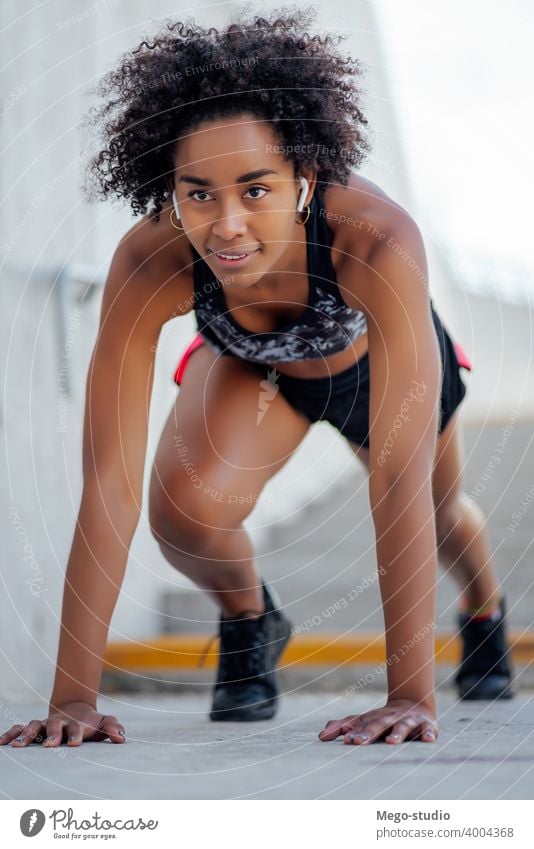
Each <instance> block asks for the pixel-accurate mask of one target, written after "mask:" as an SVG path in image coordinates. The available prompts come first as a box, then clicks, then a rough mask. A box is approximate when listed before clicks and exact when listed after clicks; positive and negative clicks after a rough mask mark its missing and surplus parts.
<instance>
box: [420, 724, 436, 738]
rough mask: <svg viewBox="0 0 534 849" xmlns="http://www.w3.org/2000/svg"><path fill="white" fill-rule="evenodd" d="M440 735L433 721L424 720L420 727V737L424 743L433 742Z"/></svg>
mask: <svg viewBox="0 0 534 849" xmlns="http://www.w3.org/2000/svg"><path fill="white" fill-rule="evenodd" d="M437 736H438V730H437V728H436V727H435V725H433V724H432V723H431V722H423V723H422V725H421V728H420V729H419V734H418V739H419V738H420V739H421V740H422V741H423V743H433V742H434V741H435V740H436V739H437Z"/></svg>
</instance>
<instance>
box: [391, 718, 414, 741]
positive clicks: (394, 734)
mask: <svg viewBox="0 0 534 849" xmlns="http://www.w3.org/2000/svg"><path fill="white" fill-rule="evenodd" d="M418 726H419V723H418V722H417V720H416V719H412V718H411V717H407V718H406V719H401V720H400V722H396V723H395V725H394V726H393V728H392V730H391V732H390V733H389V734H388V735H387V737H386V743H391V744H393V745H395V744H396V743H402V741H403V740H405V739H406V737H407V736H408V734H411V732H412V731H413V729H414V728H417V727H418Z"/></svg>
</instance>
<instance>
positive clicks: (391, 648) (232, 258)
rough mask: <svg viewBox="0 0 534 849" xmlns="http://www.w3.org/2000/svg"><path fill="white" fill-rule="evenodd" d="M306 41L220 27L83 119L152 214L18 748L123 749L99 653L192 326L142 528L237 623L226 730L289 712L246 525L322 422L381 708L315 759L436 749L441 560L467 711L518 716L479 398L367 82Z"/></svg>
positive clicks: (151, 67) (296, 22)
mask: <svg viewBox="0 0 534 849" xmlns="http://www.w3.org/2000/svg"><path fill="white" fill-rule="evenodd" d="M309 23H310V22H309V20H308V19H307V17H306V16H305V13H298V12H295V13H294V14H293V15H292V16H290V17H281V18H276V16H273V17H272V18H271V19H270V20H268V19H265V18H256V19H253V20H252V21H250V22H247V21H246V20H244V19H242V20H240V21H239V22H238V23H237V24H233V25H232V26H231V27H229V28H228V29H227V30H225V31H223V32H217V31H216V30H214V29H211V30H209V31H205V30H203V29H202V28H201V27H197V26H188V27H185V26H184V25H183V24H175V25H170V26H169V31H168V32H166V33H165V32H164V33H162V34H160V35H159V36H158V37H157V38H156V39H155V40H154V42H153V43H152V44H150V43H147V42H143V43H142V44H141V45H140V47H139V48H138V49H137V50H135V51H133V53H132V54H131V55H127V56H126V57H125V58H124V60H123V61H122V63H121V64H120V66H119V67H118V68H117V69H115V70H113V71H112V72H111V73H109V74H108V75H107V77H106V78H105V79H104V81H103V82H102V84H101V91H102V93H103V94H104V96H105V103H104V105H103V106H102V108H101V110H100V112H98V111H97V113H96V115H95V114H93V113H92V114H91V115H90V116H89V117H90V120H91V121H92V122H94V123H96V124H97V125H99V124H103V130H104V135H105V137H106V139H107V146H106V147H105V149H103V150H101V151H100V152H99V154H98V155H97V156H96V157H95V158H94V159H93V160H92V163H91V168H90V172H89V173H90V176H91V177H96V181H97V185H98V187H99V192H100V194H101V196H103V197H108V196H110V195H116V196H119V197H129V198H131V206H132V209H133V211H134V212H135V213H143V217H142V219H141V221H140V222H138V223H136V224H135V225H134V226H133V227H132V228H131V229H130V230H129V231H128V232H127V233H126V235H125V236H124V237H123V238H122V239H121V241H120V243H119V245H118V247H117V249H116V251H115V254H114V257H113V261H112V265H111V268H110V272H109V276H108V280H107V283H106V287H105V291H104V298H103V304H102V313H101V323H100V328H99V334H98V338H97V341H96V344H95V348H94V352H93V357H92V360H91V364H90V369H89V374H88V381H87V397H86V412H85V423H84V447H83V468H84V487H83V495H82V500H81V506H80V513H79V517H78V523H77V527H76V532H75V537H74V541H73V545H72V550H71V554H70V558H69V562H68V566H67V576H66V585H65V594H64V600H63V611H62V627H61V636H60V644H59V654H58V663H57V673H56V679H55V683H54V688H53V693H52V696H51V699H50V713H49V716H48V718H47V719H46V720H34V721H32V722H30V723H29V724H28V725H27V726H25V727H24V728H23V727H22V726H14V728H12V729H11V730H10V731H9V732H7V733H6V734H4V735H3V736H2V737H1V738H0V742H2V743H3V744H6V743H9V742H11V743H12V745H14V746H15V745H19V746H25V745H27V744H28V743H29V742H32V741H33V740H38V741H41V740H43V738H44V737H46V739H45V740H44V745H45V746H51V747H55V746H57V745H59V744H60V743H61V742H62V740H64V739H67V741H68V743H69V745H75V746H76V745H80V744H81V742H82V740H99V739H105V738H107V737H109V739H111V740H112V741H113V742H115V743H120V742H123V741H124V734H125V732H124V727H123V726H122V724H121V723H120V721H119V720H118V719H117V718H116V717H113V716H104V715H102V714H100V713H98V711H97V709H96V700H97V694H98V690H99V683H100V675H101V669H102V657H103V654H104V650H105V644H106V637H107V630H108V626H109V622H110V618H111V615H112V612H113V609H114V606H115V603H116V600H117V596H118V592H119V589H120V586H121V582H122V579H123V575H124V568H125V564H126V559H127V553H128V548H129V545H130V542H131V539H132V536H133V533H134V530H135V528H136V525H137V521H138V517H139V510H140V503H141V492H142V479H143V466H144V459H145V451H146V437H147V418H148V407H149V399H150V391H151V387H152V375H153V361H154V353H155V350H156V347H157V341H158V338H159V336H160V332H161V328H162V326H163V325H164V324H165V322H166V321H168V320H169V319H170V318H173V317H175V316H178V315H184V314H187V313H189V312H191V310H194V311H195V314H196V319H197V325H198V329H199V334H198V335H197V336H196V337H195V339H194V340H193V342H192V344H191V345H189V346H188V348H187V350H186V351H185V353H184V354H183V356H182V357H181V359H180V362H179V365H178V368H177V370H176V374H175V380H176V381H177V383H178V384H179V385H180V391H179V393H178V397H177V400H176V403H175V405H174V408H173V410H172V411H171V414H170V416H169V419H168V422H167V424H166V425H165V427H164V430H163V433H162V436H161V440H160V443H159V446H158V449H157V453H156V457H155V462H154V466H153V471H152V476H151V481H150V511H149V512H150V524H151V528H152V531H153V533H154V535H155V537H156V539H157V540H158V542H159V544H160V546H161V549H162V551H163V553H164V555H165V556H166V558H167V559H168V560H169V562H170V563H171V564H172V565H173V566H175V567H176V568H177V569H178V570H179V571H181V572H182V573H183V574H185V575H187V577H189V578H190V579H191V580H192V581H194V582H195V583H196V584H197V586H199V587H201V588H202V589H204V590H206V591H207V592H208V593H210V595H211V597H212V598H213V599H214V600H215V601H216V602H217V604H218V605H219V607H220V609H221V617H220V638H221V642H220V662H219V669H218V675H217V682H216V685H215V689H214V694H213V703H212V705H211V711H210V717H211V719H213V720H221V719H222V720H227V719H237V720H242V721H252V720H257V719H265V718H269V717H271V716H273V715H274V713H275V711H276V707H277V703H278V685H277V679H276V672H275V667H276V664H277V661H278V658H279V656H280V654H281V651H282V650H283V648H284V646H285V645H286V643H287V641H288V639H289V636H290V623H289V622H288V620H287V619H286V617H285V615H284V614H283V612H282V611H281V610H280V604H279V601H278V599H277V598H276V596H275V595H274V593H273V591H272V589H271V588H269V587H267V586H266V585H265V583H264V582H263V581H262V580H261V576H260V575H259V573H258V570H257V567H256V564H255V562H254V554H253V550H252V546H251V541H250V538H249V536H248V534H247V532H246V530H245V529H244V527H243V520H244V519H245V518H246V516H247V515H248V514H249V512H250V511H251V509H252V508H253V506H254V504H255V502H256V500H257V498H258V497H259V495H260V493H261V491H262V488H263V487H264V486H265V484H266V483H267V481H268V480H269V479H270V478H271V477H272V475H274V474H275V473H276V472H278V471H279V470H280V468H281V467H282V466H283V465H284V463H285V462H286V461H287V459H288V458H289V457H290V456H291V455H292V453H293V452H294V451H295V450H296V448H297V447H298V445H299V444H300V443H301V442H302V440H303V438H304V437H305V435H306V434H307V432H308V430H309V428H310V426H311V424H312V423H313V422H315V421H318V420H321V419H322V420H326V421H329V422H330V423H331V424H332V425H333V426H334V427H336V428H337V429H338V430H339V432H340V433H341V434H343V435H344V436H345V437H346V438H347V439H348V441H349V443H350V445H351V446H352V448H353V450H354V452H355V454H356V455H357V456H358V458H359V459H360V460H361V461H362V462H363V463H364V464H365V465H366V467H367V468H368V470H369V491H370V500H371V507H372V514H373V521H374V525H375V529H376V555H377V561H378V568H379V575H380V590H381V596H382V602H383V612H384V620H385V626H386V648H387V655H388V661H387V680H388V698H387V702H386V704H385V706H384V707H382V708H380V709H378V710H373V711H369V712H366V713H364V714H361V715H351V716H348V717H343V718H341V719H334V720H330V721H328V722H327V723H326V727H325V728H324V729H323V730H322V731H321V732H320V735H319V736H320V739H321V740H325V741H328V740H333V739H336V738H337V737H338V736H340V735H341V736H342V738H343V740H344V742H346V743H357V744H359V743H370V742H374V741H376V740H379V739H385V740H386V742H388V743H392V744H396V743H400V742H402V741H403V740H410V739H420V740H423V741H425V742H432V741H434V740H435V739H436V737H437V722H436V705H435V697H434V640H433V634H434V624H433V623H434V605H435V581H436V576H435V567H436V562H437V555H438V551H439V555H440V559H441V562H442V563H443V564H444V565H445V566H446V567H448V568H449V569H450V571H451V574H452V576H453V578H455V579H456V581H457V583H458V587H459V591H460V594H461V599H460V603H461V606H462V611H461V613H460V625H461V629H462V630H461V633H462V635H463V639H464V658H463V662H462V665H461V667H460V670H459V672H458V675H457V685H458V688H459V694H460V696H462V697H464V698H498V697H502V698H504V697H509V696H510V695H511V687H510V683H511V671H510V667H509V664H508V661H507V658H506V654H507V647H506V644H505V637H504V626H503V614H504V608H503V599H502V596H501V593H500V589H499V585H498V582H497V580H496V578H495V575H494V573H493V570H492V567H491V563H490V556H489V551H488V545H487V541H486V539H485V535H484V530H483V517H482V516H481V514H480V511H479V509H478V507H476V505H475V504H474V503H473V502H471V501H470V500H469V499H468V498H467V496H466V495H465V494H464V493H463V492H462V489H461V484H460V481H461V459H460V447H459V433H458V427H457V409H458V406H459V404H460V402H461V400H462V399H463V397H464V394H465V387H464V384H463V382H462V380H461V378H460V375H459V367H460V366H459V362H458V359H457V356H456V352H455V349H454V346H453V344H452V343H451V340H450V338H449V336H448V334H447V333H446V331H445V330H444V328H443V326H442V324H441V322H440V320H439V317H438V315H437V314H436V312H435V310H434V309H433V307H432V304H431V301H430V297H429V291H428V285H427V269H426V260H425V253H424V247H423V243H422V239H421V235H420V233H419V230H418V228H417V226H416V224H415V223H414V221H413V220H412V219H411V218H410V216H409V215H408V213H407V212H406V211H405V210H404V209H402V208H401V207H400V206H399V205H398V204H396V203H395V202H394V201H393V200H392V199H391V198H389V197H388V196H387V195H386V194H385V193H384V192H383V191H382V190H381V189H380V188H379V187H378V186H376V185H374V184H373V183H371V182H369V181H368V180H365V179H363V178H362V177H360V176H359V175H357V174H356V173H354V170H355V169H356V168H357V167H358V165H359V164H360V163H361V162H362V161H363V158H364V156H365V153H366V151H367V149H368V145H367V142H366V140H365V137H364V131H365V126H366V123H367V122H366V119H365V118H364V116H363V114H362V112H361V110H360V106H359V101H360V91H359V88H358V85H357V77H358V73H359V69H358V65H357V63H356V62H354V61H353V60H349V59H347V58H345V57H343V56H341V55H340V54H339V53H338V52H337V50H336V48H335V46H334V44H333V42H332V40H331V39H329V38H324V39H323V38H321V37H319V36H315V37H311V36H310V35H308V33H307V29H308V27H309ZM89 196H91V190H89ZM150 205H151V208H149V207H150ZM266 396H267V398H266ZM192 467H194V469H195V475H194V476H193V475H191V474H190V469H191V468H192ZM15 738H16V739H15Z"/></svg>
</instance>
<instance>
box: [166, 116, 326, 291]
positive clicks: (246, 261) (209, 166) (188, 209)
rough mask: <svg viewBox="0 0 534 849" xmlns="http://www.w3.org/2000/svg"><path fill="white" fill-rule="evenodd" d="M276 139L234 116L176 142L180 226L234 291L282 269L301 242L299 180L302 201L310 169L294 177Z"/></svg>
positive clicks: (254, 121) (265, 127)
mask: <svg viewBox="0 0 534 849" xmlns="http://www.w3.org/2000/svg"><path fill="white" fill-rule="evenodd" d="M280 144H281V142H280V140H279V138H278V137H277V136H275V134H274V133H273V131H272V129H271V127H270V126H269V124H267V123H266V122H264V121H261V120H259V119H258V118H257V117H255V116H254V115H240V116H235V117H229V118H221V119H218V120H211V121H206V122H204V123H203V124H201V125H199V126H198V127H196V128H195V130H194V131H193V132H192V133H191V134H189V135H188V136H187V137H186V138H185V139H183V140H182V141H180V143H179V145H178V147H177V151H176V156H175V168H176V170H175V174H174V187H175V189H176V197H177V200H178V205H179V207H180V221H181V225H182V227H183V228H184V229H185V233H186V236H187V238H188V239H189V241H190V242H191V244H192V245H193V247H194V248H195V249H196V250H197V252H198V253H199V254H200V256H201V257H202V258H203V259H204V260H205V262H206V263H207V264H208V265H209V267H210V268H211V269H212V271H213V273H214V274H215V275H216V276H217V277H218V278H219V279H220V280H224V281H225V282H227V283H230V284H231V285H232V286H235V287H236V288H246V287H249V286H252V285H254V284H255V283H256V282H257V281H259V280H260V279H261V278H262V277H265V279H266V280H268V279H269V272H270V273H271V275H274V273H275V272H276V271H279V270H280V271H281V270H283V269H284V267H285V268H286V270H288V269H289V268H290V267H291V262H292V260H293V259H294V258H295V256H296V254H297V253H298V251H299V246H300V245H302V239H303V235H302V231H304V227H302V225H299V224H298V223H297V221H296V219H297V218H299V217H300V218H302V217H303V216H302V215H301V214H299V213H297V212H296V207H297V203H298V198H299V196H300V192H301V185H300V181H299V177H300V176H303V177H306V179H307V180H308V183H309V190H308V193H307V195H306V201H305V203H308V202H309V201H310V199H311V197H312V194H313V190H314V188H315V174H314V173H313V172H309V171H303V172H302V174H298V175H297V176H295V173H294V165H293V163H292V162H288V161H287V160H286V159H285V158H284V156H283V155H282V154H281V153H280V152H275V151H277V147H278V148H279V146H280ZM231 257H239V258H238V259H232V258H231Z"/></svg>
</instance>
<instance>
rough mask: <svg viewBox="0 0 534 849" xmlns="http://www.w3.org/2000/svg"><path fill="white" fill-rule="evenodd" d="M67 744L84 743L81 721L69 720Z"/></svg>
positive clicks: (77, 744) (76, 744)
mask: <svg viewBox="0 0 534 849" xmlns="http://www.w3.org/2000/svg"><path fill="white" fill-rule="evenodd" d="M66 732H67V746H81V745H82V743H83V731H82V727H81V725H80V723H79V722H69V723H68V725H67V727H66Z"/></svg>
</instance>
